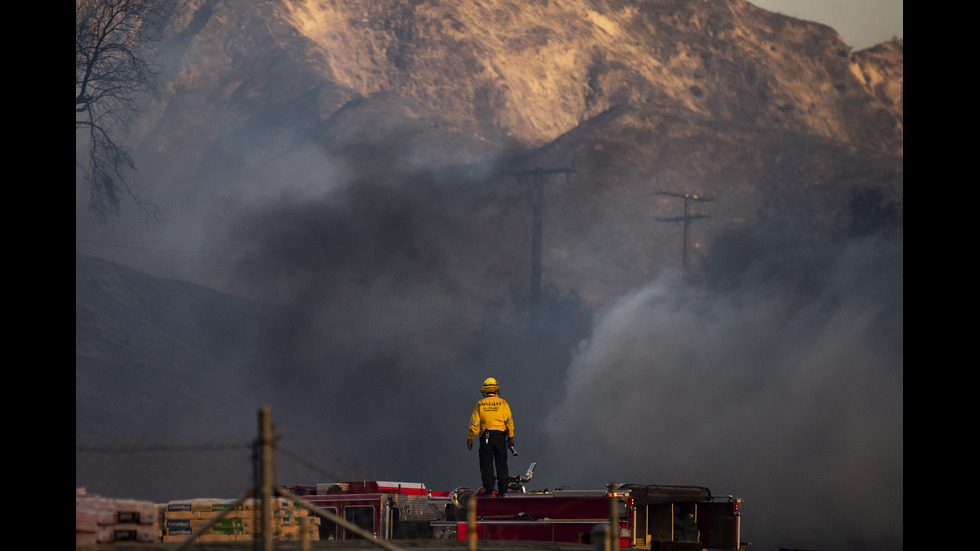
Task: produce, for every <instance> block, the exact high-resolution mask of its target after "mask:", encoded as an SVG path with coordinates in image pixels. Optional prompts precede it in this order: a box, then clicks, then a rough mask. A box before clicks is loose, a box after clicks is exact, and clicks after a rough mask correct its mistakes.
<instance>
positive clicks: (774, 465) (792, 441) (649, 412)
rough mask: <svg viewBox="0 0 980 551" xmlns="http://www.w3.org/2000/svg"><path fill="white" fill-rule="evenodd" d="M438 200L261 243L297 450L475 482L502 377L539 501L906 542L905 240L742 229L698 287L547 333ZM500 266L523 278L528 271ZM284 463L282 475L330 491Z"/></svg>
mask: <svg viewBox="0 0 980 551" xmlns="http://www.w3.org/2000/svg"><path fill="white" fill-rule="evenodd" d="M430 185H432V186H433V187H431V188H426V187H425V186H422V187H421V188H420V187H419V186H418V185H416V187H415V188H413V193H398V192H396V191H394V189H395V188H388V187H385V186H381V187H378V186H376V185H364V186H352V187H351V188H350V190H351V191H350V194H349V195H347V196H346V197H345V198H344V199H343V200H342V201H340V202H336V203H319V204H317V203H310V202H304V203H303V204H295V205H294V204H281V205H278V206H277V207H275V208H267V209H264V210H263V211H261V212H257V213H256V216H252V217H249V218H247V220H248V224H246V226H243V227H242V235H248V236H249V239H250V240H252V243H253V246H254V247H255V249H254V251H255V255H254V257H251V259H246V260H245V261H244V262H243V263H242V264H241V267H242V268H243V270H242V273H244V274H246V277H249V278H251V283H252V284H253V285H255V284H261V282H262V281H274V282H277V283H276V284H277V285H279V286H280V288H278V289H277V290H276V292H275V293H274V294H275V296H276V297H277V298H278V302H277V304H278V309H276V310H274V313H273V314H272V315H270V317H269V318H268V319H267V324H266V331H265V332H264V335H265V338H264V340H263V342H262V346H263V350H262V351H261V352H260V353H259V354H258V356H257V357H258V358H260V360H259V362H258V363H257V365H256V366H254V369H255V371H256V373H258V374H260V382H259V383H258V384H257V385H256V388H261V389H264V390H263V392H264V394H262V395H260V396H256V397H255V398H254V399H255V400H256V401H257V403H265V404H269V405H272V407H273V410H274V414H275V417H276V419H277V422H278V423H279V426H281V427H283V429H282V431H283V433H284V438H283V447H284V449H288V450H291V452H292V453H295V454H296V455H297V456H301V457H318V458H320V460H322V463H321V465H324V468H329V467H327V466H328V465H334V466H337V465H345V464H346V465H347V467H346V468H347V470H346V471H345V472H343V473H341V472H337V471H336V470H333V469H331V470H330V472H337V475H338V476H339V477H341V478H347V479H357V478H379V479H385V480H406V481H414V480H419V479H421V480H422V481H423V482H425V483H426V484H427V486H428V487H430V488H433V489H443V490H449V489H452V488H455V487H460V486H467V487H475V486H477V485H479V479H478V468H477V460H476V459H477V458H476V455H475V453H472V452H467V451H466V449H465V448H464V447H463V437H464V435H465V431H466V421H467V418H468V415H469V412H470V410H471V409H472V407H473V405H474V404H475V402H476V400H477V399H478V398H479V394H478V388H479V385H480V382H481V381H482V380H483V379H484V378H485V377H488V376H493V377H496V378H498V379H499V380H500V381H501V383H502V386H503V390H502V394H503V396H504V397H505V398H506V399H508V400H509V401H510V402H511V405H512V409H513V411H514V413H515V417H516V424H517V442H518V449H519V450H520V452H521V456H520V459H518V460H513V459H512V460H511V469H512V470H513V471H514V472H518V471H521V472H522V471H523V470H524V469H525V468H526V466H527V463H529V462H530V461H532V460H533V461H537V462H538V468H537V470H536V473H535V478H534V479H533V481H532V487H534V488H539V489H540V488H555V487H558V486H570V487H579V488H602V487H604V486H605V484H606V483H608V482H612V481H615V482H631V483H640V484H680V485H698V486H706V487H708V488H709V489H711V490H712V492H713V493H714V494H716V495H734V496H736V497H740V498H743V499H744V500H745V506H744V507H743V512H744V517H743V518H744V524H743V539H746V540H749V541H753V543H754V547H755V548H757V549H776V548H779V547H796V548H851V549H856V548H862V549H879V548H880V549H896V548H901V546H902V524H903V516H902V515H903V513H902V501H903V483H902V480H903V457H902V453H903V319H902V315H903V304H902V292H903V291H902V289H903V280H902V251H903V249H902V239H901V232H900V231H899V232H897V233H892V234H889V235H887V236H880V235H879V236H863V237H857V238H848V239H844V238H841V239H838V240H833V241H830V242H823V243H813V242H811V241H807V240H805V239H804V238H802V237H798V236H796V235H794V234H793V232H791V231H788V230H787V229H786V228H766V227H761V228H756V229H752V230H745V231H741V232H734V233H731V234H728V235H726V236H723V237H722V238H720V239H719V240H718V241H717V242H716V243H715V244H714V247H713V250H715V251H716V252H715V254H714V255H712V257H710V258H709V259H708V261H707V262H706V264H705V272H704V278H703V280H702V281H700V282H697V283H692V282H690V281H687V280H686V279H685V278H684V277H682V276H681V275H679V274H676V273H663V274H661V275H660V276H659V277H657V278H656V279H655V280H654V281H652V282H650V283H649V284H648V285H646V286H644V287H642V288H640V289H637V290H635V291H634V292H631V293H628V294H626V295H624V296H622V297H620V298H619V299H617V300H615V301H613V302H611V303H610V304H608V305H607V306H605V307H603V308H602V309H601V310H599V311H598V312H593V311H592V310H591V308H590V307H589V306H588V305H585V304H582V303H581V301H578V299H577V297H576V296H575V295H574V292H572V293H570V294H562V293H560V292H557V291H555V290H550V291H549V292H548V293H546V298H545V300H544V301H543V302H544V304H543V305H542V306H541V309H540V310H538V311H537V314H536V315H535V316H532V315H531V312H529V311H528V310H527V309H526V308H524V307H522V306H521V305H522V304H525V301H526V296H522V295H521V294H520V292H515V291H513V290H512V291H511V293H510V294H508V293H507V292H499V293H498V294H497V295H495V296H494V295H492V293H491V292H490V291H489V290H488V289H487V288H486V285H483V286H481V282H486V281H489V280H490V279H491V278H487V277H486V274H485V273H484V272H483V270H482V269H476V270H474V269H473V267H464V266H462V265H460V263H459V262H458V259H462V258H473V254H472V251H469V252H467V251H466V249H467V247H468V246H470V243H471V241H470V240H469V239H468V238H467V236H465V235H463V234H462V233H461V231H460V230H459V228H462V227H465V226H466V224H464V223H462V220H454V219H452V216H453V215H452V214H449V213H451V212H453V211H452V209H445V208H443V207H444V206H445V205H444V204H443V203H442V202H441V199H438V198H439V197H442V196H441V194H440V193H438V192H437V190H438V184H437V183H433V182H430ZM420 189H421V190H424V189H428V190H429V192H424V191H423V192H421V193H420ZM454 200H455V201H459V200H461V199H459V198H458V197H456V198H454ZM463 200H464V201H465V200H467V199H463ZM476 203H479V201H476ZM476 203H474V204H476ZM470 206H472V205H470ZM468 210H470V209H461V211H460V212H466V211H468ZM470 212H472V210H470ZM283 221H288V223H283ZM273 222H275V223H273ZM506 248H507V247H502V249H506ZM487 255H488V257H491V258H493V259H494V262H489V261H488V263H487V264H488V265H490V264H507V263H508V262H509V263H510V264H511V265H513V266H514V267H515V268H514V274H515V275H514V279H515V280H517V279H520V278H521V275H518V274H521V268H523V267H525V266H526V258H523V257H520V258H516V257H515V258H509V259H507V261H501V258H505V257H506V255H504V256H503V257H502V256H500V255H501V253H500V252H495V253H491V252H488V253H487ZM453 259H457V260H453ZM481 268H485V267H481ZM497 291H499V290H495V291H494V292H497ZM593 314H594V317H593ZM281 465H282V472H281V473H280V478H281V479H282V480H283V481H284V482H293V483H313V482H324V481H325V480H309V479H307V478H304V477H315V476H318V473H311V472H310V471H308V470H306V471H304V470H303V469H299V470H291V468H290V466H289V462H288V461H283V462H282V463H281ZM352 466H353V471H356V472H352V470H351V467H352ZM290 477H292V478H290ZM829 527H833V529H830V528H829Z"/></svg>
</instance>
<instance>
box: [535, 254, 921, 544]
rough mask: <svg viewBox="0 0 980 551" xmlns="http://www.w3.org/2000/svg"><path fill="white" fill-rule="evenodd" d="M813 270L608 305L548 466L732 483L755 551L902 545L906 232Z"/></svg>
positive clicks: (721, 489) (663, 480)
mask: <svg viewBox="0 0 980 551" xmlns="http://www.w3.org/2000/svg"><path fill="white" fill-rule="evenodd" d="M786 261H787V262H786V264H784V266H795V267H799V266H800V265H799V264H795V263H794V261H793V260H792V259H786ZM803 266H806V265H805V264H803ZM808 268H814V269H813V270H812V271H811V272H810V273H808V274H806V275H805V277H804V279H806V280H807V281H808V283H807V284H806V285H799V282H800V279H799V278H796V277H793V278H783V277H782V276H779V275H777V276H774V277H768V278H767V279H766V281H765V282H764V283H765V285H762V286H759V285H757V282H758V280H755V279H752V278H749V277H744V278H742V279H741V280H740V281H739V283H738V285H737V286H736V287H733V288H730V289H728V290H726V291H724V292H720V293H719V292H716V291H712V290H706V289H705V288H703V287H697V288H695V287H692V286H689V285H686V284H685V283H684V282H683V280H682V279H681V278H679V277H677V276H675V275H665V276H663V277H661V278H660V279H658V280H657V281H654V282H652V283H651V284H650V285H648V286H646V287H645V288H643V289H639V290H637V291H636V292H634V293H632V294H630V295H628V296H625V297H623V298H622V299H620V300H619V301H618V302H616V303H615V304H613V305H611V306H610V307H609V308H608V309H606V310H605V311H604V312H602V313H601V315H600V316H599V317H598V319H597V322H596V326H595V331H594V334H593V335H592V336H591V338H590V339H589V340H588V341H586V342H583V343H582V344H581V347H580V349H579V350H578V351H577V354H576V356H575V360H574V361H573V363H572V365H571V366H570V368H569V371H568V377H567V390H566V393H565V397H564V400H563V401H562V402H561V403H560V404H559V405H558V406H557V407H556V408H555V410H554V411H553V412H552V413H551V415H550V416H549V418H548V419H547V422H546V430H545V432H546V433H548V434H550V435H551V436H552V437H553V440H552V443H551V448H552V449H551V454H549V455H550V456H551V457H553V458H555V459H552V461H554V464H553V465H549V467H550V470H551V471H558V472H551V473H550V474H552V475H554V476H555V477H556V481H557V480H562V481H567V482H565V483H570V484H575V485H579V486H583V487H601V486H602V485H603V484H605V483H607V482H610V481H616V482H636V483H644V484H683V485H699V486H707V487H708V488H709V489H711V490H712V492H713V493H715V494H723V495H727V494H734V495H736V496H738V497H741V498H744V499H745V506H744V512H745V514H744V525H743V539H748V540H749V541H753V542H754V546H753V548H754V549H769V548H772V549H775V548H776V547H777V546H778V547H803V548H815V547H819V548H827V547H828V546H829V547H832V548H840V549H844V548H859V547H860V548H865V549H867V548H890V549H895V548H896V547H897V548H900V547H901V545H902V522H903V517H902V514H903V513H902V495H903V489H902V486H903V485H902V479H903V458H902V449H903V418H902V415H903V359H902V298H901V297H902V265H901V243H900V242H898V243H895V242H889V241H884V240H880V239H866V240H861V241H859V242H857V243H852V244H851V245H849V246H847V247H846V248H844V249H843V250H842V251H840V254H839V255H835V256H834V257H833V259H832V261H831V263H830V264H829V265H827V266H823V267H821V268H820V269H816V268H815V267H813V266H808ZM794 269H795V268H794ZM749 273H758V270H755V269H754V268H751V267H750V268H748V269H747V270H746V271H745V272H743V273H742V275H743V276H744V275H747V274H749ZM751 282H755V283H751ZM801 291H803V292H801ZM562 457H566V458H567V457H575V461H574V462H567V461H564V462H563V461H561V460H559V459H557V458H562ZM607 479H608V480H607ZM767 545H768V546H771V547H766V546H767Z"/></svg>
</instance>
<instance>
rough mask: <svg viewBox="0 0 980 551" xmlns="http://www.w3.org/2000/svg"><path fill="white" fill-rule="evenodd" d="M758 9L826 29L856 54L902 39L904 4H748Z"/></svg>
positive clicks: (786, 0)
mask: <svg viewBox="0 0 980 551" xmlns="http://www.w3.org/2000/svg"><path fill="white" fill-rule="evenodd" d="M750 2H751V3H752V4H754V5H756V6H759V7H760V8H764V9H767V10H769V11H774V12H777V13H781V14H784V15H789V16H791V17H796V18H798V19H805V20H807V21H816V22H818V23H823V24H824V25H829V26H830V27H833V28H834V30H836V31H837V32H838V33H839V34H840V36H841V38H843V39H844V42H846V43H847V44H848V45H849V46H851V47H852V48H853V49H855V50H862V49H864V48H869V47H871V46H874V45H875V44H879V43H881V42H887V41H889V40H891V39H892V38H905V36H904V34H903V27H902V8H903V0H816V1H814V0H750Z"/></svg>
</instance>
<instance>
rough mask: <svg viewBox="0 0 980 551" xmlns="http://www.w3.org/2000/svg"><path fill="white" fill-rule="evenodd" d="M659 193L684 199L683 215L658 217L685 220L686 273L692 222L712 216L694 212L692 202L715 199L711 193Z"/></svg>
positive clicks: (684, 257) (664, 219)
mask: <svg viewBox="0 0 980 551" xmlns="http://www.w3.org/2000/svg"><path fill="white" fill-rule="evenodd" d="M657 195H669V196H671V197H677V198H680V199H684V214H683V215H682V216H675V217H672V218H657V220H659V221H661V222H683V223H684V252H683V259H682V262H683V264H682V267H683V270H684V273H687V269H688V254H689V253H688V249H689V247H690V242H689V239H690V229H691V222H693V221H694V220H698V219H700V218H711V215H710V214H694V213H693V212H692V209H691V203H693V202H699V203H704V202H709V201H714V198H712V197H711V196H710V195H698V194H696V193H680V192H676V191H658V192H657Z"/></svg>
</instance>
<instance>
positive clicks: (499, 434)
mask: <svg viewBox="0 0 980 551" xmlns="http://www.w3.org/2000/svg"><path fill="white" fill-rule="evenodd" d="M479 438H480V478H481V479H482V480H483V487H484V488H486V489H487V491H488V492H490V491H492V490H493V486H494V483H493V479H494V477H493V469H494V467H496V468H497V492H499V493H500V495H504V494H506V493H507V482H508V480H509V479H510V477H509V475H508V474H507V433H506V432H504V431H502V430H488V431H484V432H482V433H481V434H480V436H479Z"/></svg>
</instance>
